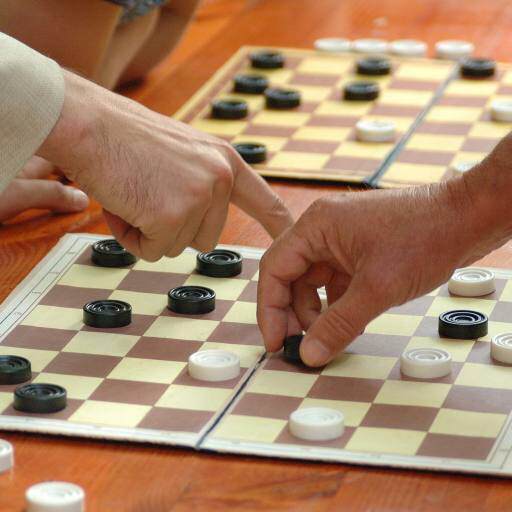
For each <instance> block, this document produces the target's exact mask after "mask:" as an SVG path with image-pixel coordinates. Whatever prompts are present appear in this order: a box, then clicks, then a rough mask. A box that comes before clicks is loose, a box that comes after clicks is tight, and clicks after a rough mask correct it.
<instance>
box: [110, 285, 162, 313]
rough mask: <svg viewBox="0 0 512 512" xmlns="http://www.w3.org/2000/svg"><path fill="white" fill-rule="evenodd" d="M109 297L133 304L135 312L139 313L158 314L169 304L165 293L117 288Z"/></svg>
mask: <svg viewBox="0 0 512 512" xmlns="http://www.w3.org/2000/svg"><path fill="white" fill-rule="evenodd" d="M109 299H112V300H122V301H124V302H128V304H130V305H131V306H132V311H133V313H135V314H137V315H153V316H158V315H159V314H160V313H161V312H162V309H164V308H165V306H166V304H167V297H166V296H165V295H164V294H156V293H140V292H130V291H126V290H115V291H113V292H112V294H111V295H110V297H109Z"/></svg>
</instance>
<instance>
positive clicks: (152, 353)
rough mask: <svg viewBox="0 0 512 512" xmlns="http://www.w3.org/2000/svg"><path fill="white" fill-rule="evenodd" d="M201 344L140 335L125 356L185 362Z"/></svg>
mask: <svg viewBox="0 0 512 512" xmlns="http://www.w3.org/2000/svg"><path fill="white" fill-rule="evenodd" d="M201 345H202V342H200V341H182V340H171V339H166V338H149V337H142V338H140V339H139V341H137V343H136V344H135V345H134V346H133V347H132V349H131V350H130V352H128V354H127V355H126V357H136V358H140V359H158V360H160V361H184V362H186V361H188V358H189V357H190V355H191V354H193V353H194V352H197V351H198V350H199V349H200V348H201Z"/></svg>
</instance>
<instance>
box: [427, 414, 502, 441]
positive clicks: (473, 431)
mask: <svg viewBox="0 0 512 512" xmlns="http://www.w3.org/2000/svg"><path fill="white" fill-rule="evenodd" d="M506 419H507V416H506V415H505V414H491V413H482V412H470V411H458V410H454V409H441V410H440V411H439V412H438V413H437V416H436V419H435V420H434V422H433V423H432V425H431V426H430V429H429V432H432V433H433V434H447V435H452V436H472V437H491V438H494V437H496V436H497V435H498V434H499V433H500V430H501V428H502V427H503V423H505V420H506Z"/></svg>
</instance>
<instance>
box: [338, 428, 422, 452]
mask: <svg viewBox="0 0 512 512" xmlns="http://www.w3.org/2000/svg"><path fill="white" fill-rule="evenodd" d="M425 435H426V433H425V432H418V431H416V430H404V429H391V428H389V429H388V428H371V427H359V428H358V429H357V430H356V431H355V432H354V433H353V434H352V437H351V438H350V440H349V442H348V443H347V445H346V447H345V448H346V449H347V450H350V451H358V452H377V453H393V454H400V455H414V454H415V453H416V452H417V451H418V448H419V447H420V446H421V443H422V442H423V440H424V439H425Z"/></svg>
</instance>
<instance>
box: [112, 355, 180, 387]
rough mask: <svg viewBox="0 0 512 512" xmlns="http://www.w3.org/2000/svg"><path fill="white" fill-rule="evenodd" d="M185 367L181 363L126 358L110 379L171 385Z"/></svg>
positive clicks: (113, 371) (114, 370)
mask: <svg viewBox="0 0 512 512" xmlns="http://www.w3.org/2000/svg"><path fill="white" fill-rule="evenodd" d="M184 366H185V363H184V362H179V361H161V360H157V359H138V358H134V357H125V358H124V359H122V360H121V361H120V362H119V364H118V365H117V366H116V367H115V368H114V369H113V370H112V371H111V372H110V374H109V375H108V377H109V378H110V379H120V380H132V381H135V382H153V383H157V384H170V383H171V382H172V381H173V380H174V379H175V378H176V376H177V375H178V374H179V373H180V371H181V370H182V369H183V367H184Z"/></svg>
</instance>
